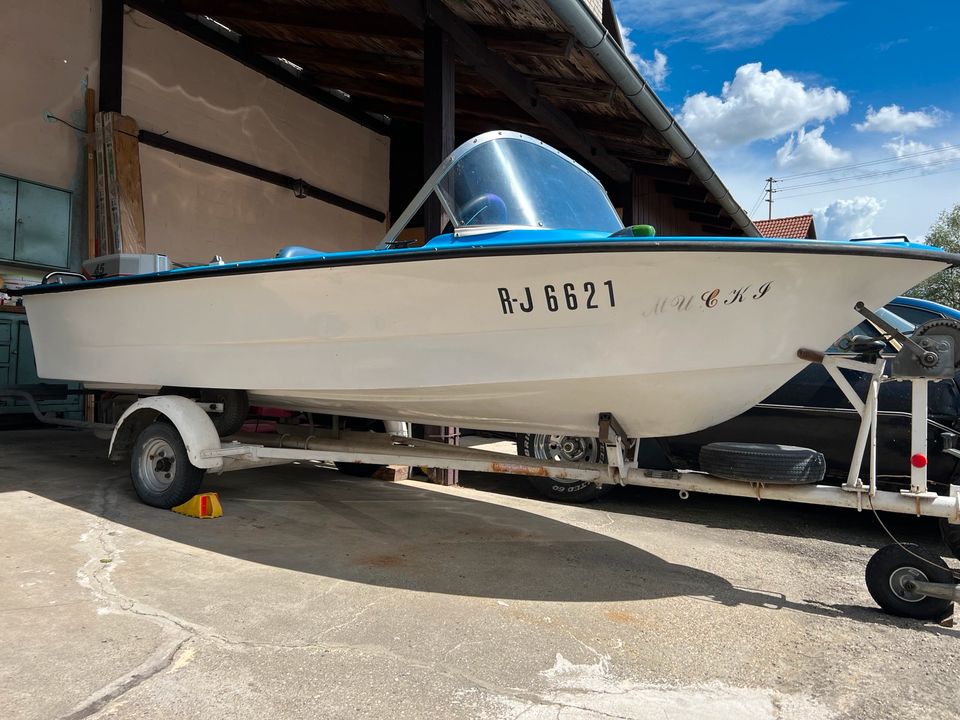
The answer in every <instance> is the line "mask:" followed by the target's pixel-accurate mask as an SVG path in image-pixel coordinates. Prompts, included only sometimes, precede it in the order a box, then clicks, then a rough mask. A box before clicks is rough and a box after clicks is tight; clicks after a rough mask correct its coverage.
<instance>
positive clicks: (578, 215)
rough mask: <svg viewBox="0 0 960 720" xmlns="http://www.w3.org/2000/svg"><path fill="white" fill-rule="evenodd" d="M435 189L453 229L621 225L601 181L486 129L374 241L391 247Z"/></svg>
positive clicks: (533, 145) (530, 144)
mask: <svg viewBox="0 0 960 720" xmlns="http://www.w3.org/2000/svg"><path fill="white" fill-rule="evenodd" d="M434 192H435V193H436V194H437V196H438V197H439V198H440V202H441V204H442V205H443V209H444V211H445V212H446V214H447V217H448V219H449V221H450V224H451V225H452V226H453V229H454V231H457V230H460V229H463V228H478V229H479V228H491V229H493V228H519V227H523V228H544V229H555V230H596V231H599V232H606V233H613V232H616V231H617V230H620V229H621V228H622V227H623V223H621V222H620V217H619V216H618V215H617V212H616V210H614V208H613V205H611V203H610V199H609V198H608V197H607V193H606V191H605V190H604V189H603V186H602V185H601V184H600V182H599V181H598V180H597V179H596V178H595V177H593V175H591V174H590V173H589V172H587V171H586V170H584V169H583V168H582V167H580V165H578V164H577V163H575V162H574V161H573V160H571V159H570V158H568V157H566V156H565V155H563V154H561V153H560V152H558V151H556V150H554V149H553V148H551V147H550V146H548V145H545V144H543V143H541V142H540V141H538V140H535V139H533V138H531V137H528V136H526V135H522V134H520V133H514V132H505V131H504V132H489V133H485V134H483V135H480V136H478V137H475V138H473V139H472V140H469V141H468V142H466V143H464V144H463V145H461V146H460V147H458V148H457V149H456V150H454V151H453V153H451V155H450V156H449V157H448V158H447V159H446V160H445V161H444V162H443V163H442V164H441V165H440V167H439V168H438V169H437V171H436V172H435V173H434V174H433V175H432V176H431V178H430V179H429V180H428V181H427V184H426V185H424V187H423V188H422V189H421V191H420V192H419V193H418V194H417V197H416V198H414V200H413V202H412V203H411V204H410V205H409V206H408V207H407V209H406V210H405V211H404V212H403V213H402V214H401V216H400V217H399V218H397V222H396V224H395V225H394V226H393V227H392V228H391V229H390V232H388V233H387V236H386V237H385V238H384V240H383V242H382V243H380V247H390V246H392V245H393V241H394V240H395V239H396V238H397V236H398V235H399V233H400V232H401V231H402V230H403V229H404V227H405V226H406V225H407V223H408V222H410V220H412V219H413V217H414V215H415V214H416V212H417V211H418V210H419V209H420V208H421V207H422V206H423V203H424V202H425V201H426V199H427V198H428V197H429V195H430V194H431V193H434Z"/></svg>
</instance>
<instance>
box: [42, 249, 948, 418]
mask: <svg viewBox="0 0 960 720" xmlns="http://www.w3.org/2000/svg"><path fill="white" fill-rule="evenodd" d="M730 245H735V243H730ZM917 255H918V254H917V253H914V256H912V257H908V256H904V257H889V256H879V255H871V254H869V253H866V254H865V253H859V252H858V253H852V252H850V253H848V252H838V253H832V252H827V253H821V252H816V251H810V250H805V251H802V252H797V251H790V250H789V248H788V247H783V248H777V249H774V248H773V247H771V248H770V250H765V251H759V252H758V251H755V250H754V251H750V250H747V249H746V246H744V249H743V250H739V249H726V248H724V249H721V250H699V249H698V250H689V249H670V250H666V249H656V248H655V249H653V250H638V249H631V248H625V249H624V250H622V251H621V250H616V249H609V248H608V249H606V250H603V251H597V250H584V249H581V250H579V251H570V250H566V251H560V252H556V253H545V252H529V253H527V254H524V253H523V252H520V251H517V250H514V251H512V252H511V253H509V254H488V255H483V254H474V253H470V252H460V253H457V254H453V255H447V256H445V257H437V258H436V259H433V258H424V257H423V254H421V255H420V258H422V259H415V260H413V259H409V260H401V261H383V262H374V263H372V264H371V263H363V264H345V265H334V266H330V265H326V266H314V267H302V268H300V267H286V268H284V269H282V270H276V269H273V270H264V271H254V270H250V271H248V272H223V273H222V274H207V275H205V276H193V277H183V278H181V279H177V280H173V281H166V282H157V281H144V282H139V283H126V284H122V283H121V284H116V285H112V286H109V285H108V286H100V287H95V286H91V287H89V288H86V287H81V288H79V289H73V288H71V289H69V290H68V291H65V292H52V293H39V294H35V295H28V296H27V297H25V302H26V306H27V312H28V315H29V320H30V325H31V329H32V331H33V339H34V344H35V347H36V354H37V359H38V370H39V372H40V375H41V376H42V377H51V378H61V379H67V380H80V381H84V382H86V383H88V384H91V385H93V386H97V385H100V386H107V385H109V386H114V387H116V386H129V387H138V388H151V387H153V388H156V387H158V386H164V385H165V386H178V387H202V388H211V387H219V388H234V389H245V390H248V391H249V393H250V395H251V400H252V401H253V403H254V404H262V405H266V406H279V407H288V408H294V409H303V410H315V411H327V412H335V413H339V414H342V415H355V416H362V417H374V418H383V419H391V420H407V421H414V422H422V423H427V424H435V425H455V426H462V427H473V428H482V429H490V430H525V431H531V432H562V433H567V434H578V435H595V434H596V428H597V414H598V413H599V412H612V413H614V415H615V416H616V417H617V418H618V420H619V421H620V423H621V424H622V425H623V426H624V428H625V430H626V431H627V432H628V433H629V434H630V435H631V436H635V437H644V436H662V435H676V434H681V433H687V432H693V431H696V430H699V429H702V428H705V427H709V426H711V425H714V424H716V423H719V422H722V421H724V420H726V419H728V418H730V417H733V416H735V415H737V414H739V413H740V412H742V411H744V410H746V409H747V408H749V407H751V406H752V405H754V404H756V403H757V402H758V401H759V400H761V399H763V398H764V397H766V396H767V395H768V394H769V393H770V392H771V391H773V390H774V389H775V388H777V387H779V386H780V385H781V384H783V383H784V382H785V381H786V380H788V379H789V378H790V377H791V376H792V375H794V374H795V373H796V372H798V371H799V370H800V369H801V368H802V367H803V366H804V363H803V361H801V360H799V359H798V358H797V356H796V351H797V349H798V348H800V347H810V348H816V349H825V348H826V347H827V346H829V345H830V344H831V343H832V342H833V341H834V340H835V339H836V338H837V337H839V336H840V335H841V334H843V333H844V332H846V331H847V330H849V329H850V328H851V327H853V326H854V325H856V324H857V322H858V321H859V320H861V319H862V318H860V316H859V315H857V314H856V313H855V312H854V310H853V305H854V303H855V302H856V301H857V300H862V301H863V302H864V303H865V304H866V305H867V306H868V307H870V308H877V307H880V306H882V305H883V304H884V303H886V302H888V301H889V300H890V299H892V298H893V297H894V296H896V295H897V294H898V293H899V292H900V291H903V290H904V289H906V288H909V287H911V286H912V285H914V284H916V283H917V282H919V281H921V280H923V279H924V278H926V277H928V276H930V275H932V274H933V273H935V272H936V271H938V270H940V269H942V268H944V267H946V266H947V265H949V264H950V259H948V256H944V258H943V259H942V260H940V259H939V258H936V257H935V256H934V254H933V253H923V255H924V257H918V256H917ZM927 256H929V257H927ZM528 291H529V295H528Z"/></svg>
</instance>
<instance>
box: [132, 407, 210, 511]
mask: <svg viewBox="0 0 960 720" xmlns="http://www.w3.org/2000/svg"><path fill="white" fill-rule="evenodd" d="M203 473H204V471H203V470H202V469H201V468H198V467H195V466H194V465H191V464H190V458H189V457H188V456H187V449H186V447H184V444H183V440H182V439H181V437H180V433H178V432H177V429H176V428H175V427H173V425H170V424H169V423H165V422H155V423H153V424H152V425H148V426H147V427H145V428H144V429H143V431H142V432H141V433H140V435H139V436H138V437H137V439H136V441H135V442H134V444H133V452H132V453H131V457H130V477H131V478H132V479H133V489H134V490H135V491H136V493H137V496H138V497H139V498H140V499H141V500H142V501H143V502H144V503H146V504H147V505H152V506H153V507H159V508H165V509H170V508H172V507H176V506H177V505H182V504H183V503H185V502H186V501H187V500H189V499H190V498H192V497H193V496H194V495H196V494H197V491H198V490H199V489H200V483H201V482H202V481H203Z"/></svg>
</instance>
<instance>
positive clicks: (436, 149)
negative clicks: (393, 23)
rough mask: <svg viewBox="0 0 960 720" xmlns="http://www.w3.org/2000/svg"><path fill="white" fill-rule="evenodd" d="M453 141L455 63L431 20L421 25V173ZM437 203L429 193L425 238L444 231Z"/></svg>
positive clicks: (447, 150) (446, 152)
mask: <svg viewBox="0 0 960 720" xmlns="http://www.w3.org/2000/svg"><path fill="white" fill-rule="evenodd" d="M453 143H454V62H453V47H452V45H451V43H450V38H448V37H447V34H446V33H445V32H443V30H441V29H440V28H438V27H437V26H436V25H434V24H433V23H430V22H428V23H426V24H425V25H424V28H423V174H424V179H426V178H427V177H429V176H430V174H431V173H433V171H434V170H436V169H437V166H438V165H439V164H440V162H441V161H442V160H443V159H444V158H445V157H446V156H447V155H449V154H450V153H451V152H453ZM444 224H445V223H444V219H443V217H442V212H441V207H440V202H439V201H438V200H437V198H436V197H434V196H431V197H430V199H429V200H427V203H426V205H425V206H424V225H423V230H424V236H425V238H426V239H427V240H429V239H430V238H432V237H433V236H434V235H437V234H439V233H440V232H442V231H443V225H444Z"/></svg>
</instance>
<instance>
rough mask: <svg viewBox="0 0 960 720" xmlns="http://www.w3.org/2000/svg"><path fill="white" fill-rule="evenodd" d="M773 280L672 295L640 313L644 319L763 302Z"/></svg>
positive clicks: (662, 298)
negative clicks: (757, 301) (692, 310)
mask: <svg viewBox="0 0 960 720" xmlns="http://www.w3.org/2000/svg"><path fill="white" fill-rule="evenodd" d="M772 285H773V280H768V281H767V282H765V283H762V284H760V285H744V286H743V287H738V288H726V289H723V288H710V289H709V290H704V291H703V292H693V293H691V294H689V295H670V296H668V297H661V298H658V299H657V301H656V302H655V303H654V304H653V307H652V308H650V309H649V310H644V311H643V312H642V313H640V314H641V315H642V316H643V317H649V316H651V315H662V314H663V313H665V312H668V311H671V310H672V311H675V312H685V311H687V310H691V309H693V308H699V309H700V310H712V309H713V308H716V307H723V306H725V305H736V304H739V303H742V302H752V301H754V300H762V299H763V298H765V297H766V296H767V293H769V292H770V287H771V286H772Z"/></svg>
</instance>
